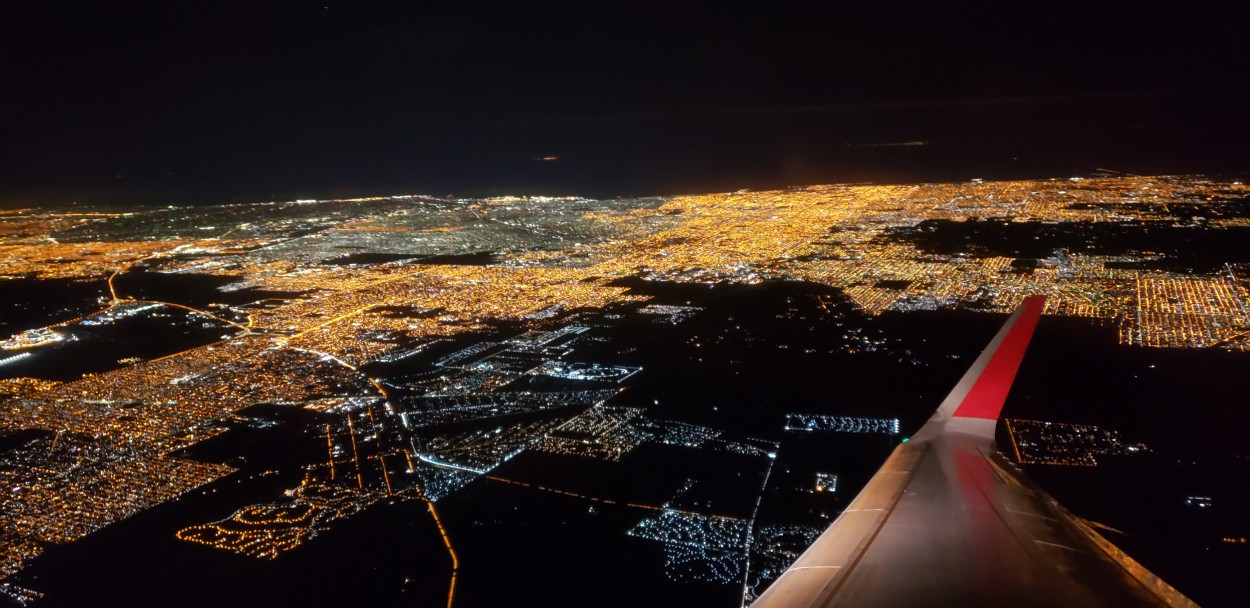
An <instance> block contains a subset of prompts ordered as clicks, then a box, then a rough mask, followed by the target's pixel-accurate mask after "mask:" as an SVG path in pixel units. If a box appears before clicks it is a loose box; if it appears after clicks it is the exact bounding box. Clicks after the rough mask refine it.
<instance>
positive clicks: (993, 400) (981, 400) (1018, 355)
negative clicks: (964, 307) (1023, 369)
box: [954, 296, 1046, 420]
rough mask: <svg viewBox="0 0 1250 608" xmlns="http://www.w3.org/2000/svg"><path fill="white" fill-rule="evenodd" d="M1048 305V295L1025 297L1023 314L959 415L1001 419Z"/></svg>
mask: <svg viewBox="0 0 1250 608" xmlns="http://www.w3.org/2000/svg"><path fill="white" fill-rule="evenodd" d="M1045 304H1046V297H1045V296H1030V297H1028V298H1025V299H1024V303H1023V304H1021V305H1020V308H1019V316H1016V318H1015V320H1014V321H1009V323H1011V325H1010V329H1008V330H1007V334H1006V336H1004V337H1003V340H1002V342H1001V343H999V344H998V348H997V350H995V351H994V353H993V355H992V356H991V358H990V360H989V362H988V363H986V365H985V369H983V370H982V371H981V374H980V375H979V376H978V377H977V379H976V382H975V383H974V384H973V385H972V388H971V389H970V390H969V391H968V394H967V395H965V396H964V399H963V401H961V402H960V403H959V407H958V408H956V409H955V414H954V416H955V417H956V418H982V419H987V420H997V419H998V414H999V412H1001V411H1002V410H1003V402H1004V401H1005V400H1006V399H1007V391H1009V390H1011V382H1012V381H1013V380H1015V378H1016V370H1018V369H1020V362H1021V361H1022V360H1023V359H1024V351H1025V349H1027V348H1028V346H1029V340H1030V339H1031V338H1032V337H1033V329H1034V328H1035V327H1037V320H1038V318H1040V317H1041V316H1042V309H1043V308H1045Z"/></svg>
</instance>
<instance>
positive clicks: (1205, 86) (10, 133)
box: [0, 2, 1250, 207]
mask: <svg viewBox="0 0 1250 608" xmlns="http://www.w3.org/2000/svg"><path fill="white" fill-rule="evenodd" d="M73 8H74V7H62V6H59V5H58V6H57V7H55V8H52V7H47V6H36V5H20V6H17V5H13V6H9V7H7V8H5V9H2V13H3V14H2V15H0V16H2V17H3V19H0V21H3V22H4V24H5V25H4V26H0V27H2V28H3V30H4V31H2V32H0V34H3V36H2V38H3V42H0V45H3V49H4V53H5V56H6V57H9V58H11V59H10V60H9V61H6V64H5V66H4V67H3V68H0V73H3V81H4V82H6V83H7V85H8V86H7V87H6V88H7V89H8V91H9V94H8V95H6V96H4V97H3V98H0V116H2V117H3V118H0V136H3V138H4V140H5V141H6V145H5V146H4V148H3V150H4V151H3V152H0V206H7V207H14V206H24V205H30V204H64V203H69V202H71V201H76V202H80V203H95V204H182V203H188V204H192V203H225V202H245V201H260V200H275V199H276V200H288V199H293V198H333V197H354V196H368V195H385V194H399V193H429V194H447V193H451V194H456V195H461V196H476V195H490V194H553V195H567V194H579V195H585V196H598V197H611V196H621V195H664V194H676V193H694V192H708V191H727V190H736V189H739V188H770V187H780V186H787V185H803V184H812V183H830V182H893V183H899V182H916V181H959V180H966V179H970V178H974V177H982V178H985V179H1005V178H1041V177H1065V176H1072V175H1083V174H1088V173H1090V172H1094V171H1098V170H1101V169H1110V170H1113V171H1120V172H1124V173H1136V174H1147V173H1151V174H1160V173H1170V174H1176V173H1220V174H1240V173H1242V172H1244V171H1245V169H1246V167H1250V124H1247V123H1248V121H1246V120H1244V119H1243V108H1245V107H1247V106H1250V87H1247V86H1246V85H1244V84H1242V83H1240V82H1239V81H1237V80H1236V79H1237V78H1239V77H1240V75H1241V74H1244V73H1246V72H1247V71H1250V70H1248V69H1247V68H1250V42H1247V40H1246V39H1245V37H1244V36H1243V35H1242V32H1241V31H1240V30H1239V29H1238V28H1239V27H1240V24H1242V23H1244V22H1245V20H1244V19H1243V15H1242V13H1244V8H1241V7H1234V6H1233V5H1231V3H1230V4H1228V5H1224V4H1222V3H1213V4H1210V5H1208V6H1204V7H1196V8H1189V9H1187V11H1186V12H1185V13H1184V14H1178V13H1177V12H1170V11H1167V10H1163V9H1150V10H1143V9H1142V8H1141V7H1140V6H1134V5H1129V4H1124V5H1119V4H1118V3H1112V4H1110V5H1100V6H1098V7H1094V8H1090V7H1085V6H1083V5H1080V4H1077V3H1072V4H1067V3H1063V2H1059V3H1046V4H1041V3H1037V4H1031V5H1015V6H1013V7H1011V8H1010V9H1006V8H1003V7H1000V6H997V5H994V4H990V3H973V4H971V5H963V6H960V7H924V8H916V7H909V6H905V5H902V4H888V5H885V6H881V7H876V8H865V7H853V8H847V7H821V8H811V7H786V8H770V9H767V10H763V9H761V10H760V11H734V10H726V9H719V10H715V11H713V10H711V9H710V5H708V6H699V5H697V4H696V5H693V6H687V7H686V8H684V9H682V10H673V9H668V8H667V7H665V6H664V5H662V4H659V3H651V4H649V3H642V4H641V5H640V6H632V7H631V8H629V9H621V10H614V9H613V8H604V7H602V6H597V7H596V8H594V9H587V8H583V7H581V6H577V5H574V4H572V3H560V2H532V3H525V4H523V5H521V6H519V7H518V6H513V7H511V8H509V9H507V10H491V9H488V8H484V7H483V6H479V5H478V4H476V3H455V2H444V3H427V4H425V5H422V6H417V7H410V6H406V5H400V4H388V3H367V4H366V5H360V4H356V3H353V4H350V5H345V6H339V5H338V4H336V3H329V4H327V3H324V2H317V3H305V2H283V3H273V4H266V5H264V6H263V7H260V8H257V7H253V6H250V5H242V4H239V5H234V4H229V3H227V4H215V5H203V6H200V5H196V6H194V7H192V8H186V7H185V6H180V7H178V8H169V7H162V6H159V5H145V4H144V3H138V2H123V3H110V4H108V5H102V4H92V3H84V4H82V5H81V6H79V7H77V8H78V9H79V10H72V9H73ZM787 9H788V10H787ZM907 142H913V143H914V142H924V145H910V146H890V145H889V144H897V143H907ZM545 157H556V160H550V161H544V160H536V159H542V158H545Z"/></svg>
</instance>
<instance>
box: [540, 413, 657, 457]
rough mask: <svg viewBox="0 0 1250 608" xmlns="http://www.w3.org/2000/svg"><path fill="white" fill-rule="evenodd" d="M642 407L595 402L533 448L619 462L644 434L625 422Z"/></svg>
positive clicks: (640, 440)
mask: <svg viewBox="0 0 1250 608" xmlns="http://www.w3.org/2000/svg"><path fill="white" fill-rule="evenodd" d="M643 411H644V410H642V409H641V408H635V407H607V406H603V405H597V406H595V407H592V408H590V409H589V410H586V411H585V412H584V413H582V414H581V415H579V416H577V417H576V418H573V419H572V420H569V421H568V422H566V423H564V424H562V425H560V426H559V427H557V428H556V429H555V430H554V431H552V432H551V433H550V434H549V435H548V436H547V437H546V438H545V439H543V441H542V442H541V443H539V444H538V445H537V446H535V449H537V450H539V451H542V452H548V453H551V454H564V455H567V456H584V457H587V458H597V459H600V460H609V461H613V462H617V461H620V459H621V458H624V457H625V455H626V454H628V453H629V452H631V451H632V450H633V449H634V448H636V447H638V446H639V445H642V443H643V442H645V441H646V440H647V436H646V435H645V434H643V433H642V432H640V431H639V430H638V429H637V428H635V427H633V426H632V425H630V424H629V422H630V421H631V420H633V419H634V418H637V417H638V416H641V415H642V413H643Z"/></svg>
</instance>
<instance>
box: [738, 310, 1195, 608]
mask: <svg viewBox="0 0 1250 608" xmlns="http://www.w3.org/2000/svg"><path fill="white" fill-rule="evenodd" d="M1043 305H1044V298H1043V297H1042V296H1033V297H1030V298H1026V299H1025V300H1024V302H1023V303H1022V304H1021V306H1020V307H1019V308H1018V309H1017V310H1016V311H1015V312H1014V313H1013V314H1012V315H1011V316H1010V317H1009V318H1008V319H1007V322H1006V323H1005V324H1004V325H1003V328H1002V329H1001V330H999V332H998V334H997V335H995V336H994V339H993V340H992V341H991V342H990V344H989V345H988V346H987V347H986V349H985V351H984V352H982V353H981V355H980V356H979V357H978V358H977V359H976V361H974V362H973V364H972V366H971V368H969V370H968V372H967V373H966V374H964V376H963V378H961V379H960V381H959V383H958V384H956V385H955V388H954V390H952V391H951V393H950V395H948V396H947V397H946V399H945V400H943V401H942V404H941V405H940V406H939V407H938V409H937V411H935V412H934V414H933V416H932V417H931V418H930V419H929V421H928V422H927V423H926V424H925V425H924V427H923V428H922V429H921V430H920V431H919V432H918V433H916V435H914V436H913V437H912V438H911V440H910V441H907V442H904V443H901V444H899V445H898V446H897V447H896V448H895V449H894V452H893V453H892V454H891V455H890V457H889V458H888V459H887V460H886V462H885V464H884V465H882V467H881V469H880V470H879V471H878V472H877V474H876V475H875V476H874V477H873V478H872V479H871V480H870V481H869V482H868V485H867V486H865V487H864V489H863V490H862V491H861V492H860V493H859V495H858V496H856V498H855V500H853V501H852V502H851V504H850V505H848V506H847V508H846V510H845V511H843V512H842V514H841V515H840V516H838V518H837V519H836V520H835V521H834V522H833V524H832V525H830V526H829V528H828V529H827V530H825V532H824V533H823V534H821V536H820V537H819V538H817V539H816V542H815V543H813V544H812V546H811V547H809V548H808V549H807V551H805V552H804V553H803V554H802V555H801V556H799V558H798V560H796V561H795V562H794V564H792V565H791V566H790V568H789V569H787V570H786V571H785V572H784V573H783V574H782V575H781V576H780V577H779V578H778V579H777V580H776V581H775V582H773V584H772V585H771V586H770V587H769V588H768V589H767V590H766V591H765V592H764V593H763V594H762V595H761V596H760V597H759V599H757V600H756V601H755V602H754V603H753V604H752V606H753V608H775V607H783V606H784V607H786V608H805V607H817V606H819V607H828V606H856V607H873V606H883V607H885V606H889V607H894V606H1013V607H1014V606H1020V607H1032V606H1036V607H1051V606H1054V607H1059V606H1062V607H1065V608H1067V607H1079V606H1196V605H1195V604H1194V603H1193V602H1191V601H1190V600H1189V599H1187V598H1186V597H1185V596H1183V595H1181V594H1180V593H1179V592H1178V591H1176V590H1175V589H1173V588H1172V587H1171V586H1169V585H1168V584H1167V583H1165V582H1163V581H1162V580H1161V579H1159V578H1158V577H1156V576H1154V575H1153V574H1151V573H1150V572H1149V571H1148V570H1146V569H1145V568H1143V567H1142V566H1141V565H1140V564H1138V563H1137V562H1135V561H1133V560H1132V559H1131V558H1129V557H1128V556H1127V555H1125V554H1124V553H1123V552H1121V551H1119V550H1118V549H1116V548H1115V547H1114V546H1113V545H1111V543H1109V542H1107V541H1106V540H1105V539H1103V538H1102V537H1101V536H1099V535H1098V534H1097V533H1096V532H1094V531H1093V530H1092V529H1091V528H1090V527H1089V526H1088V525H1086V524H1085V523H1084V522H1083V521H1081V520H1080V519H1079V518H1076V517H1074V516H1072V515H1071V514H1069V513H1068V512H1067V511H1066V510H1065V509H1064V508H1063V507H1062V506H1060V505H1059V504H1058V503H1057V502H1056V501H1055V500H1054V499H1052V498H1051V497H1050V496H1049V495H1047V494H1046V493H1045V492H1044V491H1042V490H1041V489H1039V488H1038V487H1036V486H1035V485H1034V484H1033V483H1032V482H1030V481H1029V480H1028V479H1027V478H1026V477H1025V476H1024V474H1023V473H1022V472H1021V471H1020V470H1019V469H1017V468H1016V467H1015V465H1014V464H1013V463H1011V462H1010V461H1008V460H1007V459H1006V458H1004V457H1003V456H1002V455H1001V454H1000V453H998V452H997V450H996V449H995V447H994V428H995V425H996V424H997V422H998V417H999V413H1000V412H1001V411H1002V406H1003V402H1004V401H1005V400H1006V397H1007V393H1008V391H1009V390H1010V388H1011V383H1012V381H1013V380H1014V378H1015V375H1016V370H1017V369H1019V366H1020V363H1021V361H1022V360H1023V358H1024V352H1025V350H1026V349H1027V347H1028V343H1029V340H1030V338H1031V337H1032V335H1033V330H1034V328H1035V327H1036V325H1037V321H1038V319H1039V317H1040V316H1041V313H1042V309H1043Z"/></svg>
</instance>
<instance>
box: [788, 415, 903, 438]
mask: <svg viewBox="0 0 1250 608" xmlns="http://www.w3.org/2000/svg"><path fill="white" fill-rule="evenodd" d="M785 429H786V430H787V431H809V432H810V431H827V432H832V433H883V434H885V435H897V434H898V433H899V420H898V418H860V417H857V416H820V415H811V414H786V426H785Z"/></svg>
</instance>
